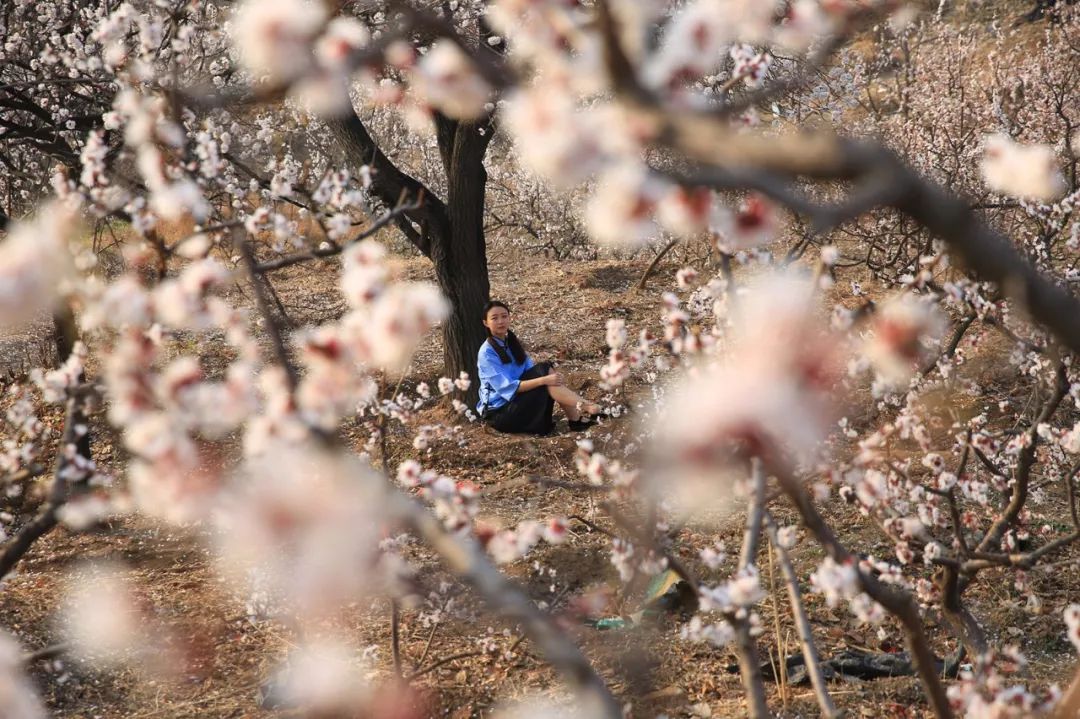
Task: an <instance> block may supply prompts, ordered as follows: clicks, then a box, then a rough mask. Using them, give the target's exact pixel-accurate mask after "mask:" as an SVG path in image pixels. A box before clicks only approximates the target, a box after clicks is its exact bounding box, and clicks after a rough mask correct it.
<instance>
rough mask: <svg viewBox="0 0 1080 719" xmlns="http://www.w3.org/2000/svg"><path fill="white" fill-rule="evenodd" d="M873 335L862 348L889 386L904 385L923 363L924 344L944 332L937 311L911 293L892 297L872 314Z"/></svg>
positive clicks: (924, 358)
mask: <svg viewBox="0 0 1080 719" xmlns="http://www.w3.org/2000/svg"><path fill="white" fill-rule="evenodd" d="M873 329H874V334H873V337H872V339H871V340H869V341H868V342H867V343H865V344H864V346H863V351H864V352H865V354H866V356H867V357H868V358H869V359H870V361H871V362H872V363H873V365H874V368H875V369H876V370H877V373H878V376H879V378H881V380H882V381H884V382H886V383H887V384H888V385H889V386H898V385H901V384H903V383H905V382H907V381H908V380H909V379H910V378H911V376H912V375H913V374H914V372H915V370H916V369H918V365H919V363H920V362H923V361H926V359H927V355H928V354H929V352H928V350H927V349H926V347H925V343H927V342H929V341H933V340H936V339H938V338H939V337H940V336H941V334H942V332H943V331H944V320H943V318H942V317H941V313H940V311H939V310H938V309H937V308H936V306H934V305H933V304H932V303H931V302H930V301H929V300H928V299H925V298H920V297H918V296H916V295H913V294H911V293H904V294H901V295H899V296H897V297H894V298H893V299H892V300H890V301H889V302H887V303H885V304H884V306H882V307H881V309H880V310H879V311H878V312H877V313H876V314H875V316H874V319H873Z"/></svg>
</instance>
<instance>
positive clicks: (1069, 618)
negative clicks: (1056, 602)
mask: <svg viewBox="0 0 1080 719" xmlns="http://www.w3.org/2000/svg"><path fill="white" fill-rule="evenodd" d="M1065 626H1066V627H1068V632H1067V633H1066V634H1067V635H1068V637H1069V641H1070V642H1072V644H1073V646H1074V647H1076V651H1078V652H1080V604H1070V605H1069V606H1067V607H1065Z"/></svg>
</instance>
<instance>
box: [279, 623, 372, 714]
mask: <svg viewBox="0 0 1080 719" xmlns="http://www.w3.org/2000/svg"><path fill="white" fill-rule="evenodd" d="M370 671H371V670H370V668H369V667H367V666H366V663H365V662H364V661H363V660H362V659H361V657H360V656H359V655H358V653H357V652H356V651H355V650H354V649H353V648H352V647H350V646H349V645H348V644H346V643H345V642H344V641H342V640H340V639H315V640H314V641H310V642H308V643H306V644H304V645H303V646H300V647H298V648H296V649H294V650H293V651H292V652H290V653H289V656H288V658H287V659H286V662H285V665H284V666H283V667H282V669H281V670H280V671H279V672H278V673H277V675H276V676H275V677H274V680H273V685H272V686H273V691H274V694H275V698H276V699H278V700H279V701H280V702H281V704H282V705H283V706H285V707H289V708H292V709H301V710H303V711H304V712H305V713H310V714H311V715H314V716H354V715H356V714H357V713H365V711H364V710H365V707H366V705H367V703H368V701H370V699H371V695H372V687H371V685H370V683H369V680H368V676H369V674H370Z"/></svg>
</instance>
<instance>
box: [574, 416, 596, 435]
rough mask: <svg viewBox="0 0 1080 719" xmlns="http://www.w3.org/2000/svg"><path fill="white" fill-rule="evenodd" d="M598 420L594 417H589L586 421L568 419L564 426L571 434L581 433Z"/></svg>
mask: <svg viewBox="0 0 1080 719" xmlns="http://www.w3.org/2000/svg"><path fill="white" fill-rule="evenodd" d="M599 421H600V419H599V418H598V417H596V416H590V417H589V418H588V419H568V420H566V424H567V425H568V426H569V427H570V429H571V431H573V432H581V431H583V430H586V429H588V428H589V427H592V426H594V425H595V424H596V423H597V422H599Z"/></svg>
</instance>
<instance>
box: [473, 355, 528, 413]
mask: <svg viewBox="0 0 1080 719" xmlns="http://www.w3.org/2000/svg"><path fill="white" fill-rule="evenodd" d="M493 340H494V341H495V342H498V343H499V345H500V346H502V347H506V343H505V342H503V341H501V340H500V339H498V338H493ZM506 354H508V355H510V361H509V362H507V363H506V364H503V361H502V360H501V359H499V353H498V352H496V351H495V348H494V347H492V346H491V343H490V342H485V343H484V344H482V345H481V346H480V352H478V353H477V355H476V370H477V374H479V375H480V402H479V404H477V405H476V411H477V412H483V411H484V407H485V406H487V408H488V409H498V408H499V407H502V406H503V405H505V404H506V403H507V402H509V401H510V399H511V398H512V397H513V396H514V393H515V392H517V389H518V384H520V382H521V375H522V374H524V373H525V372H526V371H527V370H529V369H530V368H531V367H532V366H533V365H534V364H536V363H535V362H533V359H532V357H529V356H528V355H525V361H524V362H521V363H518V362H515V361H514V355H513V353H512V352H510V350H509V348H507V350H506Z"/></svg>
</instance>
